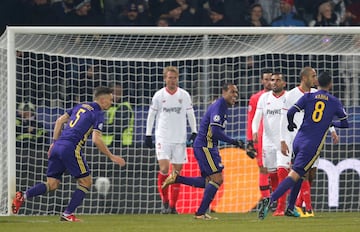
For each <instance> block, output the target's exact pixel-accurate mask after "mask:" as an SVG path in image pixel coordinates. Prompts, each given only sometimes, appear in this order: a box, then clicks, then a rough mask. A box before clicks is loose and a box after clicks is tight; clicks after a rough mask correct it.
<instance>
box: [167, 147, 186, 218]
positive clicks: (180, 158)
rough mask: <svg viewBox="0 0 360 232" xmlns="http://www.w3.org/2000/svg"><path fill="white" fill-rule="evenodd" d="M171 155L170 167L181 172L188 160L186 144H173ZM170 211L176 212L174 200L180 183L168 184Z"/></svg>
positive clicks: (178, 191) (176, 198)
mask: <svg viewBox="0 0 360 232" xmlns="http://www.w3.org/2000/svg"><path fill="white" fill-rule="evenodd" d="M171 154H172V156H171V157H170V162H171V164H172V169H173V170H175V171H176V172H177V173H181V170H182V168H183V164H185V163H187V162H188V158H187V152H186V144H185V143H184V144H174V145H173V146H172V153H171ZM170 192H171V197H170V213H171V214H177V211H176V202H177V200H178V196H179V193H180V183H174V184H173V185H171V186H170Z"/></svg>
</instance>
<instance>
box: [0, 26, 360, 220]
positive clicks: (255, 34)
mask: <svg viewBox="0 0 360 232" xmlns="http://www.w3.org/2000/svg"><path fill="white" fill-rule="evenodd" d="M168 65H175V66H177V67H178V68H179V70H180V86H181V87H183V88H185V89H186V90H188V91H189V92H190V94H191V96H192V98H193V103H194V107H195V112H196V119H197V122H200V119H201V117H202V114H203V113H204V112H205V110H206V108H207V106H208V104H209V103H210V102H211V101H212V100H213V99H214V98H216V97H218V96H219V95H220V89H221V84H222V83H223V82H225V81H232V82H234V83H235V84H237V85H238V87H239V90H240V93H239V95H240V96H239V102H238V104H236V106H235V107H234V108H232V109H231V110H230V111H231V115H229V124H228V128H227V130H226V133H228V134H230V135H231V136H232V137H236V138H238V139H245V133H246V112H247V102H248V98H249V96H250V95H251V94H252V93H254V92H256V91H258V90H260V88H261V86H260V84H259V78H260V73H261V71H262V70H263V69H273V70H276V71H281V72H283V73H284V74H285V76H286V78H287V89H291V88H292V87H295V86H296V85H297V84H298V82H299V81H298V75H299V72H300V70H301V68H302V67H305V66H312V67H314V68H315V69H316V70H317V71H318V72H321V71H330V72H331V73H332V75H333V77H334V88H333V91H332V93H334V94H335V95H336V96H337V97H339V98H340V99H341V101H342V102H343V104H344V105H345V108H346V110H347V111H348V113H349V115H350V125H351V127H350V128H349V129H344V130H338V134H339V135H340V140H341V142H340V144H339V145H333V144H332V143H331V140H330V138H328V139H327V142H326V146H325V149H324V151H323V154H322V159H323V160H322V162H321V164H320V167H319V171H318V175H317V179H316V180H315V183H314V186H313V187H312V192H313V201H314V208H315V210H317V211H332V210H334V211H360V204H359V195H360V194H359V189H360V188H359V182H360V181H359V174H360V173H359V170H360V164H359V162H357V161H358V160H359V155H358V154H359V149H360V146H359V145H358V144H360V132H359V131H358V130H357V127H358V126H359V125H360V124H359V123H360V121H359V120H360V119H359V118H360V117H359V112H360V107H359V103H360V101H359V84H360V83H359V78H360V28H359V27H322V28H315V27H314V28H310V27H306V28H305V27H304V28H303V27H299V28H272V27H264V28H256V27H221V28H220V27H215V28H211V27H167V28H163V27H7V30H6V32H5V33H4V34H3V35H2V36H1V37H0V68H1V70H0V88H1V95H2V96H1V98H0V108H1V110H0V119H1V120H0V125H1V127H2V128H3V130H2V131H1V134H0V135H1V138H0V139H1V140H2V141H1V143H0V146H1V147H0V152H1V153H0V168H1V169H0V215H10V214H11V200H12V198H13V197H14V195H15V192H16V191H18V190H22V191H24V190H26V189H27V188H28V187H29V186H31V185H33V184H34V183H36V182H40V181H44V180H45V179H44V177H45V173H46V167H47V166H46V165H47V156H46V152H47V149H48V145H49V144H48V142H49V141H50V139H51V136H52V130H53V124H54V120H55V119H56V117H57V116H59V115H60V114H61V113H63V112H64V111H65V110H66V109H67V108H68V107H70V106H71V105H73V104H75V103H76V102H78V101H81V100H89V99H91V97H92V89H93V87H96V86H97V85H111V84H114V83H119V84H120V85H121V86H122V87H123V94H124V99H127V100H128V101H129V102H130V104H131V105H132V108H133V111H134V115H135V122H134V130H133V133H134V135H133V143H132V145H131V146H119V147H117V146H111V147H110V148H111V149H112V150H113V151H115V152H117V153H116V154H122V155H124V158H125V159H126V160H127V163H128V164H127V167H126V168H123V169H120V168H117V167H115V166H114V165H112V164H111V163H110V162H109V161H107V160H106V159H105V157H104V156H102V155H101V154H99V152H98V151H97V149H95V148H94V147H93V146H92V145H91V143H87V146H86V152H85V154H86V158H87V160H88V161H89V165H90V168H91V169H92V175H93V177H94V179H96V178H101V177H107V178H108V179H109V180H110V189H109V191H107V194H105V195H104V194H100V193H99V192H98V191H97V190H96V189H95V187H92V191H91V193H90V194H89V196H88V197H86V199H85V201H84V204H83V205H82V206H81V207H79V209H78V211H77V212H78V213H158V212H160V205H161V202H160V198H159V195H158V193H157V188H156V173H157V170H158V167H157V161H156V159H155V153H154V152H155V151H154V150H151V149H147V148H144V147H143V144H142V142H143V141H142V140H143V138H144V133H145V121H146V116H147V109H148V106H149V103H150V101H151V97H152V95H153V94H154V92H155V91H156V90H158V89H160V88H161V87H163V80H162V69H163V68H164V67H165V66H168ZM29 103H30V104H31V107H32V109H31V110H32V111H33V113H34V115H35V117H36V120H37V122H39V124H36V125H37V126H36V127H39V128H40V127H41V128H43V129H44V131H46V133H44V134H43V135H41V137H40V139H37V140H36V141H34V142H33V143H30V144H29V141H19V139H18V134H17V130H16V127H17V125H16V122H17V119H18V118H19V107H20V105H21V104H29ZM31 107H30V108H31ZM121 120H123V121H126V120H130V119H129V118H123V119H121ZM40 125H41V126H40ZM116 126H117V125H115V127H116ZM39 128H36V129H39ZM18 132H19V131H18ZM20 132H24V131H20ZM221 152H222V155H223V159H224V163H225V165H226V166H225V170H224V176H225V182H224V185H223V186H222V188H221V190H220V191H219V194H218V196H217V198H216V199H215V201H214V204H213V205H212V209H214V210H215V211H218V212H246V211H250V210H253V209H254V208H256V203H257V201H258V199H259V192H258V184H257V177H258V176H257V175H258V171H257V167H256V162H255V161H254V162H252V160H248V158H247V157H246V156H245V155H244V154H240V155H239V154H238V153H239V151H238V150H237V149H232V148H229V147H227V146H225V144H221ZM188 154H189V161H190V162H189V163H188V164H187V165H186V166H185V168H184V172H183V174H184V175H197V174H199V173H198V172H197V171H198V169H197V164H196V161H195V159H194V158H193V154H192V151H191V148H189V149H188ZM334 172H335V173H336V175H334ZM94 182H95V181H94ZM61 183H62V184H61V187H60V188H59V189H58V190H57V191H56V192H55V193H50V195H49V196H41V197H37V198H36V199H34V200H31V201H27V202H26V204H25V207H24V209H22V211H21V212H20V213H23V214H56V213H58V212H59V211H60V210H61V209H63V207H64V206H65V205H66V204H67V202H68V200H69V198H70V197H71V192H72V189H74V186H75V183H74V182H73V181H72V180H71V178H70V177H69V176H64V177H63V179H62V182H61ZM330 189H331V191H330ZM201 194H202V192H201V190H199V191H198V190H194V189H192V188H187V187H182V190H181V194H180V196H179V197H180V199H179V202H178V205H177V207H178V209H179V210H180V212H181V213H191V212H193V211H194V208H196V206H197V205H198V203H199V199H200V198H201Z"/></svg>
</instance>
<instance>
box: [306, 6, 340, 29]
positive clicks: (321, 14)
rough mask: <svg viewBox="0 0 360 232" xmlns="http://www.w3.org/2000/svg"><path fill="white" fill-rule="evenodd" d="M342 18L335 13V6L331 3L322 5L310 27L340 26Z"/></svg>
mask: <svg viewBox="0 0 360 232" xmlns="http://www.w3.org/2000/svg"><path fill="white" fill-rule="evenodd" d="M339 25H340V17H339V15H338V14H336V13H335V12H334V9H333V6H332V4H331V2H330V1H325V2H323V3H321V4H320V5H319V7H318V11H317V14H316V16H315V17H314V19H313V20H312V21H311V22H310V23H309V26H311V27H312V26H317V27H323V26H339Z"/></svg>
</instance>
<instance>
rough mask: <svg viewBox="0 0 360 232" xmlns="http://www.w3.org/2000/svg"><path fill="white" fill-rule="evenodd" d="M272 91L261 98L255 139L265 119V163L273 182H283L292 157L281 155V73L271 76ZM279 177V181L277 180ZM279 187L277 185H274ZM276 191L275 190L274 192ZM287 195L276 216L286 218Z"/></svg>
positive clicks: (275, 213) (253, 126) (283, 94)
mask: <svg viewBox="0 0 360 232" xmlns="http://www.w3.org/2000/svg"><path fill="white" fill-rule="evenodd" d="M271 85H272V91H269V92H266V93H264V94H263V95H261V96H260V98H259V101H258V104H257V107H256V112H255V116H254V119H253V123H252V131H253V139H254V142H256V140H257V137H258V136H257V134H258V129H259V125H260V120H261V118H262V119H263V124H264V131H263V162H264V167H266V168H267V170H268V172H269V174H270V175H273V176H274V177H275V178H272V181H276V180H277V181H278V183H279V182H280V181H282V180H283V179H285V178H286V176H287V175H288V173H289V169H290V162H291V157H290V156H284V155H282V154H281V149H280V119H281V113H282V108H283V104H284V101H285V93H286V91H285V89H284V88H285V85H286V81H285V80H284V76H283V75H282V74H281V73H273V75H272V76H271ZM276 177H277V179H276ZM272 186H277V184H272ZM274 190H275V189H273V191H274ZM285 206H286V195H285V194H284V196H283V197H281V198H279V200H278V205H277V208H276V210H275V212H274V214H273V215H274V216H284V214H285Z"/></svg>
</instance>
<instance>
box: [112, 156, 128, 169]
mask: <svg viewBox="0 0 360 232" xmlns="http://www.w3.org/2000/svg"><path fill="white" fill-rule="evenodd" d="M110 159H111V161H112V162H114V163H117V164H118V165H120V166H121V167H124V166H125V164H126V162H125V160H124V159H123V158H121V157H120V156H117V155H112V156H111V157H110Z"/></svg>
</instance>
